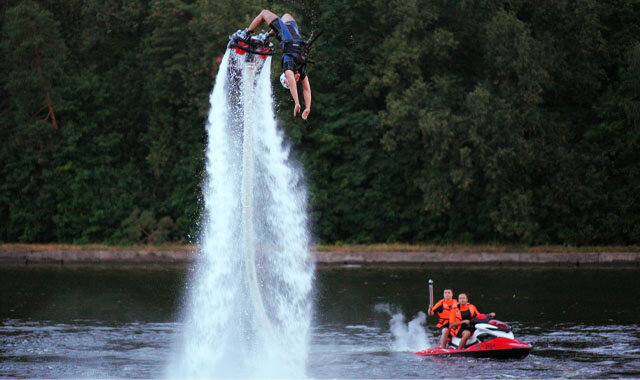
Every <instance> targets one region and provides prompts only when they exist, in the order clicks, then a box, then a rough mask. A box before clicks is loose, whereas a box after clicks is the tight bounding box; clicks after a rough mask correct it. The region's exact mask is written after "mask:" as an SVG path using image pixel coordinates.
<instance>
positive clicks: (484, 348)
mask: <svg viewBox="0 0 640 380" xmlns="http://www.w3.org/2000/svg"><path fill="white" fill-rule="evenodd" d="M472 322H473V321H472ZM459 343H460V338H457V337H453V338H451V342H450V345H451V347H449V348H441V347H434V348H428V349H426V350H425V351H420V352H416V355H421V356H470V357H474V358H492V359H524V358H525V357H527V355H529V352H531V345H530V344H528V343H523V342H520V341H518V340H516V338H515V337H514V336H513V332H512V331H511V328H510V327H509V325H507V324H506V323H504V322H500V321H498V320H495V319H493V320H489V321H487V320H484V321H482V322H477V323H475V331H474V332H473V334H472V335H471V336H470V337H469V339H468V340H467V345H466V347H465V348H464V349H462V350H458V344H459Z"/></svg>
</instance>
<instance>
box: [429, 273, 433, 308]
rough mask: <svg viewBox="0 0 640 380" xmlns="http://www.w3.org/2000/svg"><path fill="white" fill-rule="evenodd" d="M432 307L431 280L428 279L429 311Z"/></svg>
mask: <svg viewBox="0 0 640 380" xmlns="http://www.w3.org/2000/svg"><path fill="white" fill-rule="evenodd" d="M432 307H433V280H432V279H429V310H431V308H432Z"/></svg>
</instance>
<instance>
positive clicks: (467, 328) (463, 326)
mask: <svg viewBox="0 0 640 380" xmlns="http://www.w3.org/2000/svg"><path fill="white" fill-rule="evenodd" d="M465 330H467V331H469V332H470V333H471V334H473V332H474V331H476V329H475V327H471V326H468V325H462V327H460V330H458V333H457V334H456V337H458V338H462V332H463V331H465Z"/></svg>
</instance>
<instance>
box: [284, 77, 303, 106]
mask: <svg viewBox="0 0 640 380" xmlns="http://www.w3.org/2000/svg"><path fill="white" fill-rule="evenodd" d="M284 75H285V76H286V77H287V82H288V83H289V92H291V97H292V98H293V101H294V103H295V105H294V106H293V117H296V115H297V114H298V112H300V100H299V99H298V86H297V85H296V77H295V76H294V75H293V71H292V70H287V71H285V72H284Z"/></svg>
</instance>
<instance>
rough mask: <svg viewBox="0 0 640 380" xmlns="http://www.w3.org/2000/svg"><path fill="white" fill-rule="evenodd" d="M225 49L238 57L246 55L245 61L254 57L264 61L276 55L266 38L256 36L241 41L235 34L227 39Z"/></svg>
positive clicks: (271, 44)
mask: <svg viewBox="0 0 640 380" xmlns="http://www.w3.org/2000/svg"><path fill="white" fill-rule="evenodd" d="M227 48H228V49H231V50H233V51H234V52H235V53H236V54H238V55H247V60H250V59H251V58H254V57H256V58H259V59H263V60H264V59H267V57H268V56H272V55H274V54H276V51H275V49H274V48H273V43H271V42H269V40H268V38H264V39H260V38H259V37H258V36H251V37H249V38H248V39H243V38H241V37H240V36H238V33H237V32H236V33H234V34H233V35H231V36H230V37H229V44H228V45H227Z"/></svg>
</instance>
